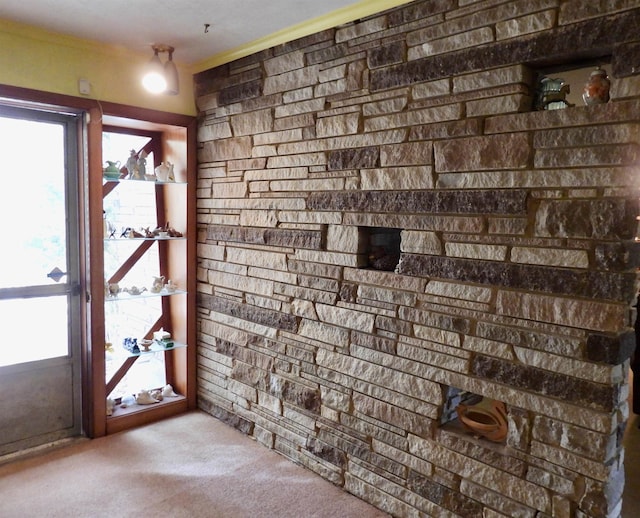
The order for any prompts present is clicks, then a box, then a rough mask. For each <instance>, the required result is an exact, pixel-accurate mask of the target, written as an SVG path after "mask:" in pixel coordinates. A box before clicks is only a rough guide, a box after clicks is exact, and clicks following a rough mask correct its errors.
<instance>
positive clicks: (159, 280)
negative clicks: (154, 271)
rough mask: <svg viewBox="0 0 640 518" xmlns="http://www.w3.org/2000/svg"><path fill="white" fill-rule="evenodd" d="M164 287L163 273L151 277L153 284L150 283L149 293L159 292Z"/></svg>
mask: <svg viewBox="0 0 640 518" xmlns="http://www.w3.org/2000/svg"><path fill="white" fill-rule="evenodd" d="M163 287H164V275H161V276H160V277H154V278H153V284H152V285H151V289H150V291H151V293H160V292H161V291H162V288H163Z"/></svg>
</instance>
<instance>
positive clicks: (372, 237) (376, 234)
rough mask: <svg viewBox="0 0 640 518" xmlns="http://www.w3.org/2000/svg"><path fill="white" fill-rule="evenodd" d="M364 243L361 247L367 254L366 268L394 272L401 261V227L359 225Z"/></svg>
mask: <svg viewBox="0 0 640 518" xmlns="http://www.w3.org/2000/svg"><path fill="white" fill-rule="evenodd" d="M359 231H360V232H359V236H360V239H361V240H362V243H361V245H362V246H360V247H359V249H360V250H364V251H365V254H366V258H367V260H366V265H365V267H366V268H371V269H373V270H383V271H389V272H392V271H394V270H395V269H396V266H398V261H400V232H401V229H399V228H383V227H359Z"/></svg>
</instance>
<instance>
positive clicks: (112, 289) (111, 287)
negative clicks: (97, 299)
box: [107, 282, 120, 297]
mask: <svg viewBox="0 0 640 518" xmlns="http://www.w3.org/2000/svg"><path fill="white" fill-rule="evenodd" d="M107 290H108V294H109V297H117V296H118V293H120V286H119V285H118V283H117V282H112V283H111V284H109V283H107Z"/></svg>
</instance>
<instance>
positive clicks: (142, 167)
mask: <svg viewBox="0 0 640 518" xmlns="http://www.w3.org/2000/svg"><path fill="white" fill-rule="evenodd" d="M146 174H147V153H146V151H144V150H142V151H140V154H139V156H138V174H137V175H136V180H146V176H145V175H146Z"/></svg>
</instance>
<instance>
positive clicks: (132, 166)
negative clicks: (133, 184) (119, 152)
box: [125, 149, 138, 179]
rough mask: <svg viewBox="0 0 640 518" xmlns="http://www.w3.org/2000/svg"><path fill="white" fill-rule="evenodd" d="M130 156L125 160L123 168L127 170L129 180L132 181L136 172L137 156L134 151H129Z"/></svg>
mask: <svg viewBox="0 0 640 518" xmlns="http://www.w3.org/2000/svg"><path fill="white" fill-rule="evenodd" d="M129 153H130V155H129V158H127V163H126V164H125V167H126V168H127V172H128V173H129V179H133V178H134V177H135V176H136V174H137V171H138V154H137V153H136V150H135V149H132V150H131V151H129Z"/></svg>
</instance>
